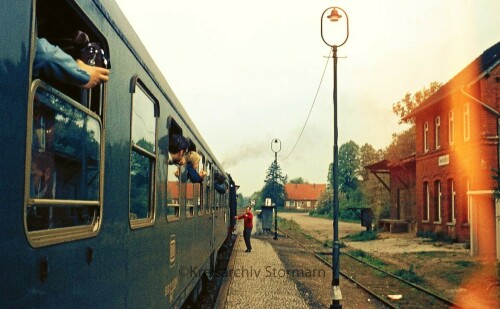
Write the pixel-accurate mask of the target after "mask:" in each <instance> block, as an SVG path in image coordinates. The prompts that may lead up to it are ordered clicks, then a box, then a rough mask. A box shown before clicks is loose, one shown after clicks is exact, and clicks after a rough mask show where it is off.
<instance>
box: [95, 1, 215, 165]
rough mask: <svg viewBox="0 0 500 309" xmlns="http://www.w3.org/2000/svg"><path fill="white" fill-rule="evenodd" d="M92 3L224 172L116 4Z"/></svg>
mask: <svg viewBox="0 0 500 309" xmlns="http://www.w3.org/2000/svg"><path fill="white" fill-rule="evenodd" d="M93 1H94V3H95V4H96V5H97V6H98V7H99V9H100V10H101V12H102V14H103V16H104V17H105V18H106V19H107V20H108V22H109V23H110V25H111V26H112V27H113V29H114V30H115V31H116V33H117V34H118V36H119V37H120V38H121V39H122V41H123V42H124V43H125V45H127V47H128V48H129V49H130V51H131V52H132V54H134V56H135V58H136V59H137V61H138V62H139V63H140V64H141V66H142V67H143V68H144V70H145V71H146V72H148V74H149V76H150V77H151V79H152V80H153V81H154V83H155V84H156V85H157V86H158V88H159V89H160V91H161V92H162V94H163V95H164V96H165V98H167V100H168V101H169V102H170V103H171V104H172V106H173V108H174V110H175V111H176V112H177V113H178V114H179V116H180V117H181V119H182V121H183V122H184V123H185V124H186V125H187V126H188V127H189V129H190V130H191V131H192V132H193V134H194V135H195V136H196V138H197V139H198V140H199V141H200V142H201V143H202V145H203V148H205V149H206V151H207V152H208V153H209V154H210V156H211V157H212V159H213V160H214V163H215V164H216V165H217V166H218V167H219V169H220V170H221V171H224V168H223V166H222V165H221V164H220V162H219V161H218V160H217V158H216V156H215V155H214V153H213V152H212V150H211V149H210V147H209V146H208V143H207V142H206V141H205V139H204V138H203V136H202V134H201V133H200V132H199V131H198V128H197V127H196V125H195V124H194V122H193V121H192V120H191V118H190V117H189V115H188V113H187V112H186V110H185V109H184V107H183V106H182V104H181V103H180V101H179V99H178V98H177V96H176V95H175V93H174V91H173V90H172V88H171V87H170V85H169V84H168V82H167V80H166V78H165V76H164V75H163V73H162V72H161V71H160V69H159V68H158V66H157V65H156V63H155V61H154V60H153V58H152V57H151V55H150V54H149V52H148V50H147V49H146V47H145V46H144V44H143V43H142V41H141V39H140V38H139V36H138V35H137V33H136V32H135V30H134V28H133V27H132V25H131V24H130V22H129V21H128V19H127V17H126V16H125V15H124V14H123V12H122V10H121V9H120V7H119V6H118V4H116V2H115V1H114V0H93Z"/></svg>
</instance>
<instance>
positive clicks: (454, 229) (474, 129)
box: [415, 66, 500, 241]
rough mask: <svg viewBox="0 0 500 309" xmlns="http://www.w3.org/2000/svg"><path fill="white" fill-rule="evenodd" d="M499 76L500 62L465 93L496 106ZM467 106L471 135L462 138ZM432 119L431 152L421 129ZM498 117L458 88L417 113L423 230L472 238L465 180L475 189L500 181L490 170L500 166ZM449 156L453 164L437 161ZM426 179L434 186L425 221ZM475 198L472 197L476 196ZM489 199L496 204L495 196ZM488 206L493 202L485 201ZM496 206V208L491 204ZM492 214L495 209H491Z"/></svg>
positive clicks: (418, 190) (418, 185) (417, 192)
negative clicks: (437, 123) (453, 218)
mask: <svg viewBox="0 0 500 309" xmlns="http://www.w3.org/2000/svg"><path fill="white" fill-rule="evenodd" d="M499 75H500V66H497V68H496V69H495V70H494V71H492V72H491V74H490V76H489V77H488V78H483V79H482V80H481V81H480V82H478V83H476V84H475V85H474V87H472V88H468V89H467V90H466V91H467V93H469V94H471V95H472V96H474V97H476V98H478V99H479V100H480V101H482V102H484V103H487V104H488V105H489V106H491V107H492V108H494V109H496V110H498V108H499V104H500V86H499V85H500V83H499V82H497V81H496V78H495V77H498V76H499ZM465 104H468V105H469V115H470V139H469V140H468V141H464V130H463V128H464V105H465ZM450 110H453V119H454V143H453V144H450V143H449V139H448V136H449V130H448V121H449V111H450ZM438 115H439V116H440V124H441V126H440V135H441V138H440V148H439V149H436V144H435V119H436V116H438ZM426 121H427V122H428V124H429V130H428V135H427V138H428V145H429V151H428V152H427V153H425V152H424V145H423V143H424V139H423V131H424V130H423V128H424V123H425V122H426ZM497 127H498V124H497V116H495V115H494V114H493V113H492V112H490V111H488V110H487V109H486V108H484V107H483V106H481V105H480V104H478V103H477V102H474V101H473V100H472V99H470V98H468V97H467V96H465V95H464V94H462V93H461V92H460V91H458V92H456V93H454V94H453V95H452V96H449V97H447V98H445V99H443V100H441V101H440V102H438V103H436V104H434V105H432V106H431V107H429V108H427V109H424V110H422V111H421V112H420V113H418V114H417V115H416V132H417V136H416V149H417V156H416V190H415V195H416V214H417V221H418V222H419V226H418V230H419V231H432V232H443V233H445V234H448V235H449V236H450V237H452V238H457V239H459V240H461V241H467V240H469V233H470V230H469V224H468V209H467V205H468V203H467V198H468V197H467V189H468V188H467V183H469V189H470V190H472V191H478V190H493V189H494V187H495V186H496V183H495V181H494V180H493V178H492V175H493V173H492V169H498V139H497V134H498V132H497ZM445 156H448V158H449V163H447V164H444V165H441V166H440V165H439V164H438V162H439V161H438V160H439V158H440V157H441V158H444V157H445ZM450 179H453V181H454V187H455V192H456V195H455V208H456V211H455V213H456V222H455V223H453V222H448V221H449V220H448V218H449V208H450V204H451V199H450V197H449V194H448V192H449V187H450V186H449V180H450ZM436 181H440V183H441V193H442V198H441V218H442V219H441V221H439V222H438V220H437V218H436V216H435V211H434V210H435V207H434V204H435V203H434V197H435V195H436V192H435V191H436V190H435V182H436ZM424 182H428V184H429V191H430V197H431V198H430V203H429V204H430V218H429V220H428V221H425V222H424V221H422V218H423V206H424V190H423V188H424V185H423V184H424ZM472 198H474V197H472ZM481 200H482V203H484V198H481ZM486 200H490V201H491V204H493V197H492V196H491V195H489V197H488V198H487V199H486ZM484 207H490V205H485V206H484ZM491 208H492V209H493V207H491ZM492 215H494V213H492Z"/></svg>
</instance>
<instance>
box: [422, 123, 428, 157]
mask: <svg viewBox="0 0 500 309" xmlns="http://www.w3.org/2000/svg"><path fill="white" fill-rule="evenodd" d="M423 133H424V153H427V152H429V136H428V134H429V122H427V121H426V122H424V132H423Z"/></svg>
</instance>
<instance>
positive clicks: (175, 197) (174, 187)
mask: <svg viewBox="0 0 500 309" xmlns="http://www.w3.org/2000/svg"><path fill="white" fill-rule="evenodd" d="M167 127H168V139H169V141H170V140H171V139H172V137H173V136H174V135H177V134H179V135H182V129H181V128H180V126H179V125H178V124H177V122H175V120H174V119H172V118H171V117H169V120H168V123H167ZM167 148H168V146H167ZM168 164H169V165H168V169H167V170H168V176H167V220H168V221H175V220H179V218H180V208H181V202H183V201H184V200H185V197H184V196H183V192H182V190H181V180H180V175H181V174H183V173H185V168H184V166H180V165H177V164H175V163H174V162H173V161H172V160H169V161H168Z"/></svg>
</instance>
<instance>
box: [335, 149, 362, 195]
mask: <svg viewBox="0 0 500 309" xmlns="http://www.w3.org/2000/svg"><path fill="white" fill-rule="evenodd" d="M360 172H361V160H360V156H359V146H358V145H357V144H356V143H355V142H353V141H349V142H347V143H345V144H343V145H342V146H340V148H339V174H338V176H339V190H340V191H341V192H342V193H344V194H345V196H346V198H347V200H349V199H350V198H351V197H352V194H353V192H354V191H356V190H357V189H358V185H359V177H360Z"/></svg>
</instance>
